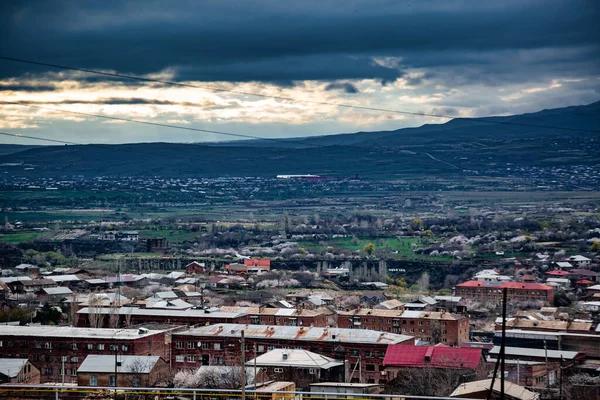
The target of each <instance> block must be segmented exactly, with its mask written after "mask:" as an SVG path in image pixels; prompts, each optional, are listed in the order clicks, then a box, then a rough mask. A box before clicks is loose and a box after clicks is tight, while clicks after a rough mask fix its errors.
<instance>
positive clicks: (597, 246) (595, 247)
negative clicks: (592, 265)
mask: <svg viewBox="0 0 600 400" xmlns="http://www.w3.org/2000/svg"><path fill="white" fill-rule="evenodd" d="M592 251H593V252H598V251H600V241H598V240H595V241H594V242H592Z"/></svg>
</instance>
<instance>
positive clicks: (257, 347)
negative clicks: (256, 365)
mask: <svg viewBox="0 0 600 400" xmlns="http://www.w3.org/2000/svg"><path fill="white" fill-rule="evenodd" d="M256 351H259V352H261V353H263V352H264V351H265V345H264V344H259V345H258V346H256Z"/></svg>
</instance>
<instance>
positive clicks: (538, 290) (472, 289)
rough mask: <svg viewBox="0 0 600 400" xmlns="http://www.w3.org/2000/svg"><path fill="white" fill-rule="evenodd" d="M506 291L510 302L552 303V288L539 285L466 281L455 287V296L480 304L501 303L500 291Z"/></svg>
mask: <svg viewBox="0 0 600 400" xmlns="http://www.w3.org/2000/svg"><path fill="white" fill-rule="evenodd" d="M504 288H506V289H508V299H509V300H510V301H543V302H544V303H550V304H553V303H554V288H552V287H551V286H548V285H543V284H541V283H527V282H481V281H468V282H464V283H459V284H458V285H456V289H455V294H456V296H462V297H463V298H465V299H473V300H476V301H481V302H489V303H496V304H499V303H502V289H504Z"/></svg>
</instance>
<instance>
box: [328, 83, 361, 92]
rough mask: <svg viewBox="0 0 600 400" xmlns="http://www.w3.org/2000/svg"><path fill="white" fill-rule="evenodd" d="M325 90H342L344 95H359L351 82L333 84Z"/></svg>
mask: <svg viewBox="0 0 600 400" xmlns="http://www.w3.org/2000/svg"><path fill="white" fill-rule="evenodd" d="M325 90H328V91H329V90H340V91H342V92H344V93H350V94H354V93H358V89H357V88H356V86H354V85H353V84H351V83H349V82H333V83H330V84H329V85H327V86H325Z"/></svg>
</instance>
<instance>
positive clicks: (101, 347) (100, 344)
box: [96, 343, 104, 350]
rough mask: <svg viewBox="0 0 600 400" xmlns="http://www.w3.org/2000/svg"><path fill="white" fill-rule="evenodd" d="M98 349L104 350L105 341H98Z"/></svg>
mask: <svg viewBox="0 0 600 400" xmlns="http://www.w3.org/2000/svg"><path fill="white" fill-rule="evenodd" d="M96 350H104V343H98V344H97V345H96Z"/></svg>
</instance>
